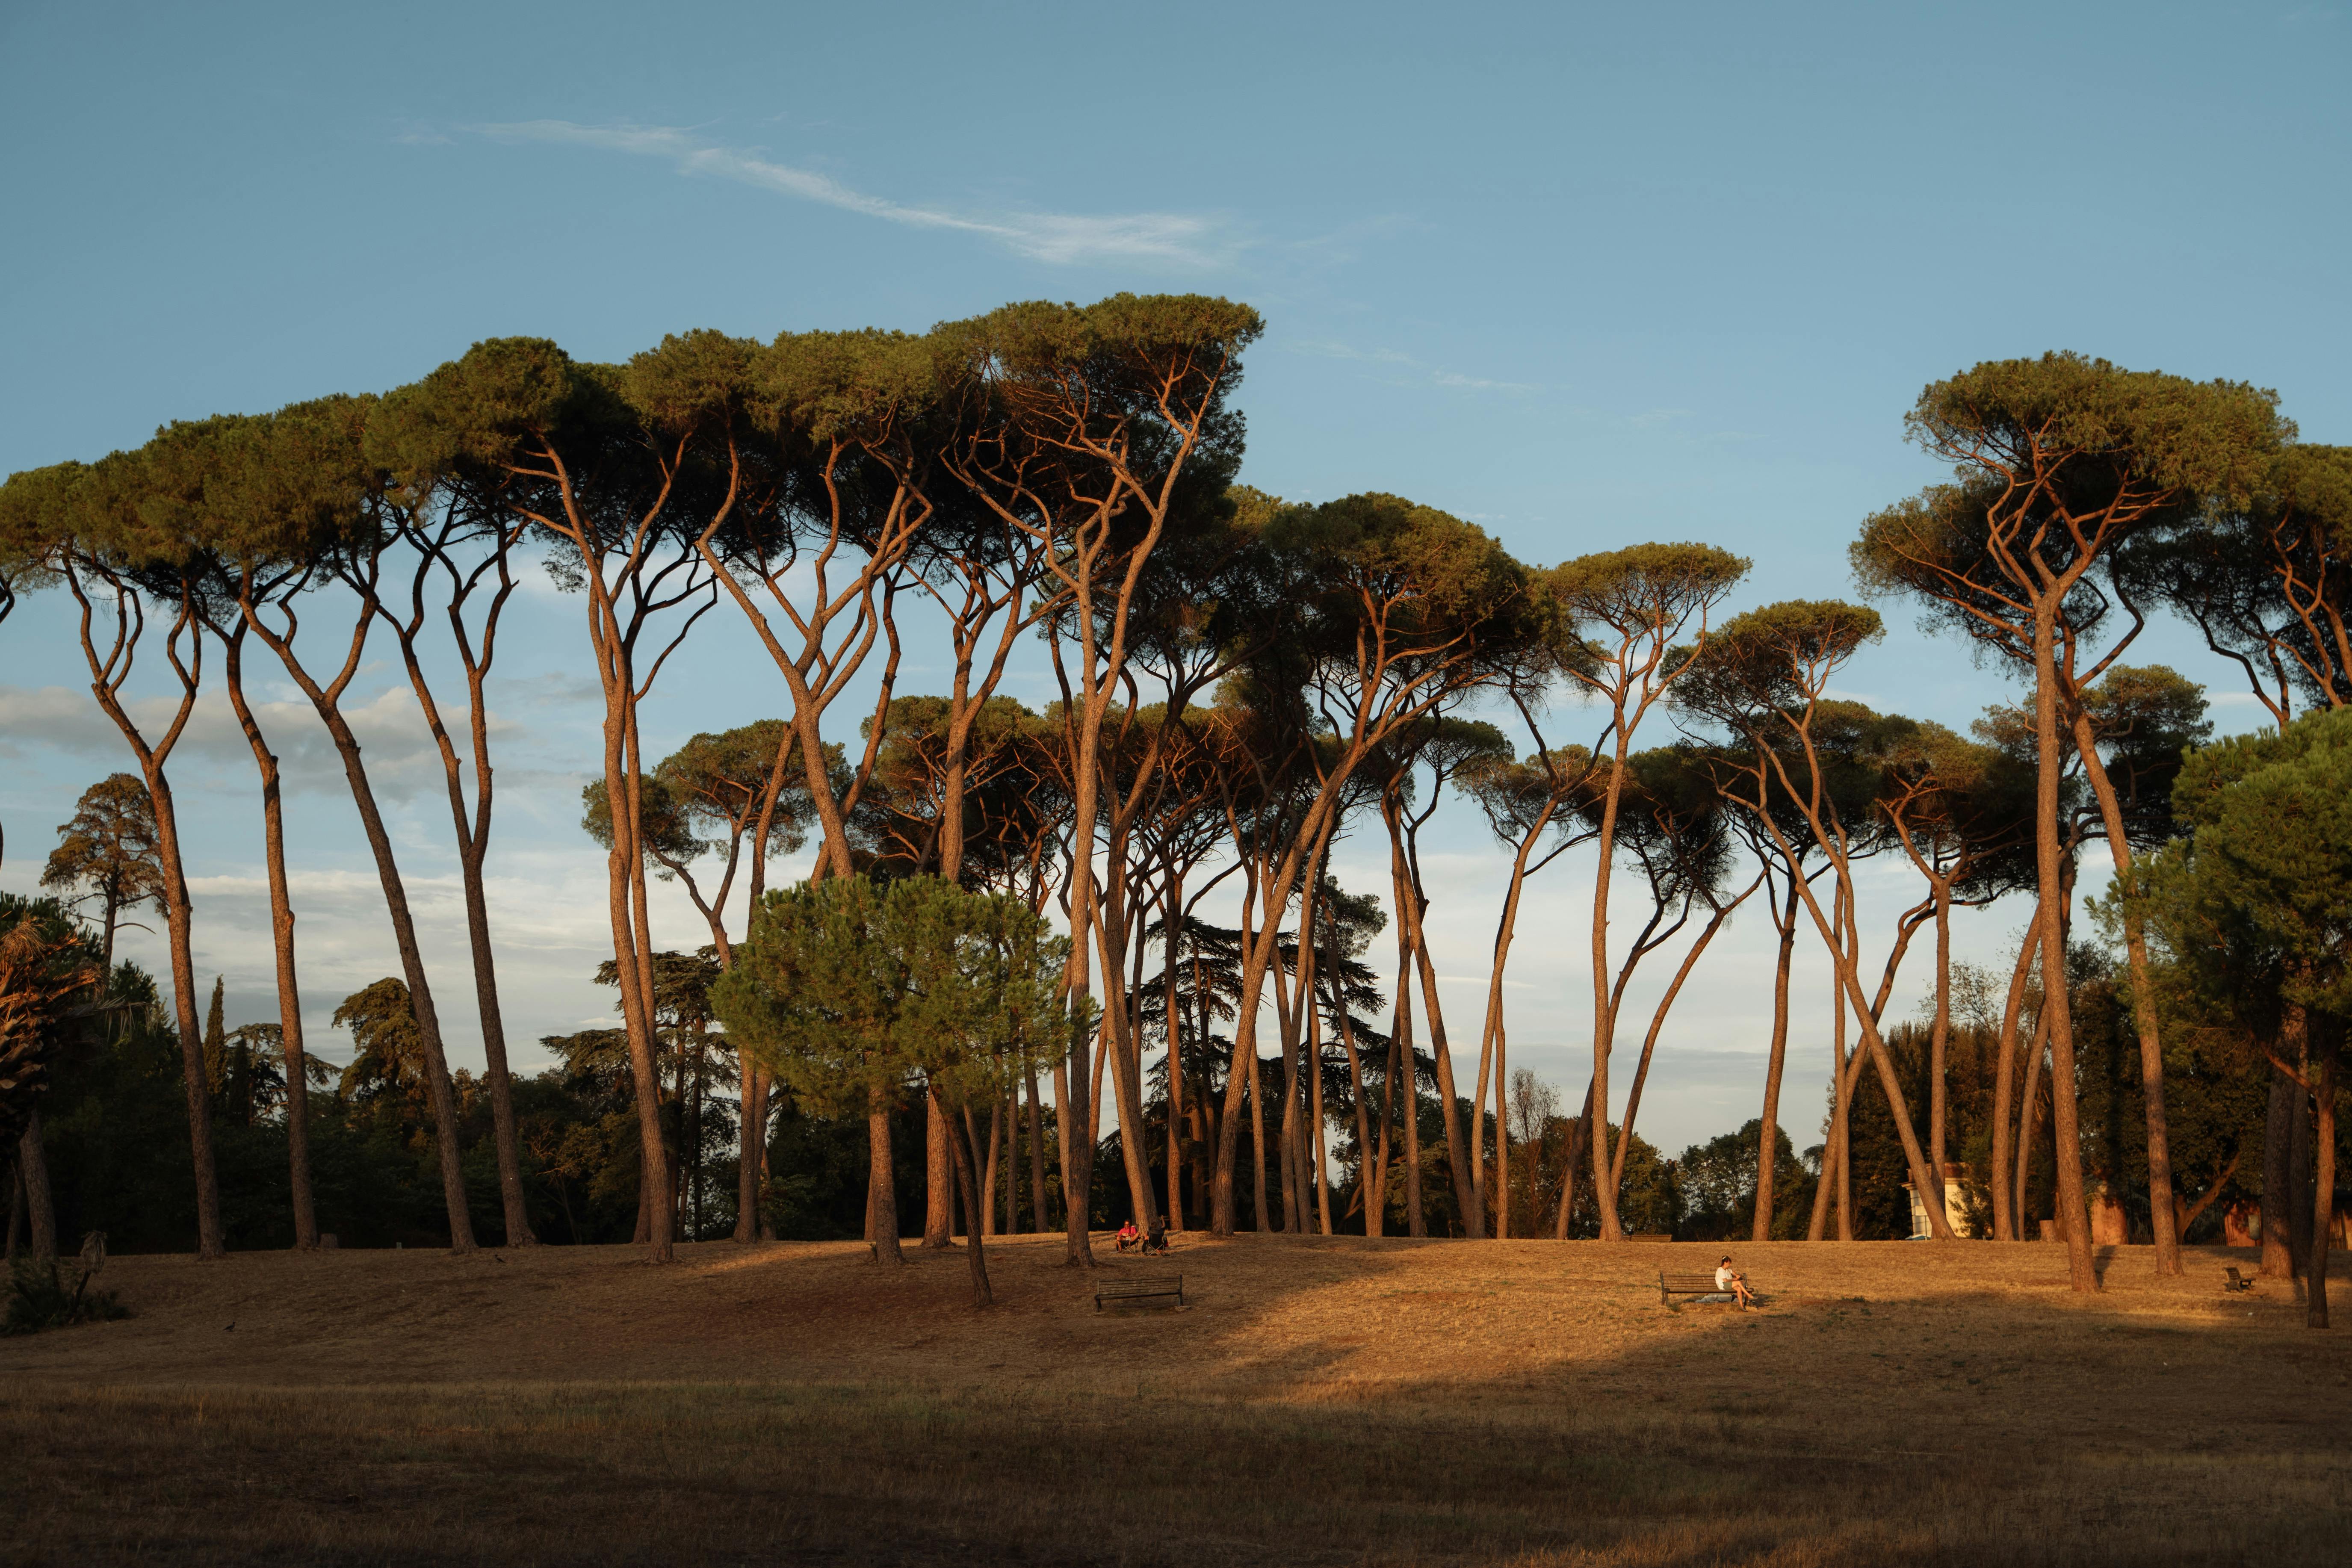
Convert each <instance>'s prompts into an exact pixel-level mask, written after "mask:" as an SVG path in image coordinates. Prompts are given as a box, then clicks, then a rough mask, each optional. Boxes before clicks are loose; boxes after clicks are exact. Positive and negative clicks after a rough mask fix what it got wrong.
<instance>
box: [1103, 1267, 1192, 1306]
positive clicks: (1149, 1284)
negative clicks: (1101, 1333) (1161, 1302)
mask: <svg viewBox="0 0 2352 1568" xmlns="http://www.w3.org/2000/svg"><path fill="white" fill-rule="evenodd" d="M1149 1296H1173V1297H1175V1298H1176V1304H1177V1305H1178V1306H1180V1307H1181V1306H1182V1305H1183V1304H1184V1277H1183V1276H1182V1275H1181V1274H1130V1275H1127V1276H1125V1277H1123V1278H1122V1277H1119V1276H1116V1275H1113V1276H1108V1277H1105V1278H1101V1279H1097V1280H1096V1281H1095V1310H1096V1311H1097V1312H1099V1311H1101V1310H1102V1309H1103V1303H1104V1302H1105V1301H1140V1300H1144V1299H1145V1298H1146V1297H1149Z"/></svg>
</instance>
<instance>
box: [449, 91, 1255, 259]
mask: <svg viewBox="0 0 2352 1568" xmlns="http://www.w3.org/2000/svg"><path fill="white" fill-rule="evenodd" d="M474 129H475V130H476V131H477V132H479V133H480V134H482V135H484V136H488V137H490V138H492V139H494V140H496V141H500V142H558V143H562V144H566V145H570V146H576V147H595V148H601V149H603V150H604V151H606V152H612V153H630V154H632V155H634V156H638V157H648V158H667V159H671V160H673V161H674V162H676V163H677V170H678V173H680V174H700V175H705V176H708V177H709V178H712V179H720V180H731V181H733V182H735V183H736V184H744V185H751V186H755V187H757V188H759V189H761V190H765V191H772V192H774V193H775V194H776V195H784V196H791V197H793V198H795V199H797V200H800V201H809V202H818V203H822V204H823V205H826V206H830V207H838V208H840V209H841V210H843V211H844V212H854V213H861V214H863V215H865V216H867V217H874V218H880V219H881V220H882V221H884V222H885V223H895V224H902V225H904V226H907V227H909V228H937V229H948V230H951V231H954V232H957V233H961V234H973V235H979V236H981V237H983V238H986V239H992V240H994V241H995V242H997V243H998V244H1000V245H1002V246H1003V247H1005V248H1007V249H1009V250H1012V251H1014V252H1016V253H1017V254H1019V255H1022V256H1025V257H1028V258H1031V259H1032V260H1034V261H1045V262H1051V263H1054V264H1055V265H1057V266H1070V265H1079V264H1084V263H1087V262H1136V261H1151V262H1160V263H1163V264H1174V265H1177V266H1181V267H1188V268H1211V267H1217V266H1221V265H1223V263H1224V262H1225V261H1226V260H1227V259H1228V258H1229V257H1230V255H1231V253H1232V251H1233V249H1234V244H1233V242H1232V241H1231V240H1230V239H1227V238H1225V237H1223V236H1222V235H1221V232H1220V225H1219V224H1218V223H1217V222H1216V221H1215V220H1213V219H1210V218H1205V217H1196V216H1187V215H1184V214H1181V213H1124V214H1113V215H1110V216H1104V217H1087V216H1077V215H1074V214H1068V213H1012V214H1005V215H1001V216H994V217H985V218H982V217H969V216H964V215H962V214H960V213H951V212H942V211H940V209H938V208H936V207H919V206H908V205H905V204H904V203H901V202H894V201H890V200H887V198H885V197H882V196H870V195H866V193H865V192H863V191H858V190H853V189H851V188H850V187H849V186H847V185H845V184H842V183H841V182H840V181H838V180H836V179H834V178H833V177H831V176H830V175H826V174H814V173H812V172H811V171H809V170H806V169H795V168H793V166H792V165H790V164H788V163H773V162H772V161H770V160H768V159H766V158H761V157H756V156H754V155H752V154H751V153H746V152H744V151H742V150H740V149H739V148H734V147H723V146H715V145H712V144H711V143H709V142H703V141H701V140H699V139H698V138H697V137H695V136H694V135H693V134H691V133H690V132H686V131H683V130H680V129H678V128H677V127H676V126H668V125H620V126H602V125H579V124H575V123H573V122H572V121H568V120H528V121H520V122H517V123H513V124H501V125H480V126H476V127H474Z"/></svg>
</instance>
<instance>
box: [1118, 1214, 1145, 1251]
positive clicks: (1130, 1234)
mask: <svg viewBox="0 0 2352 1568" xmlns="http://www.w3.org/2000/svg"><path fill="white" fill-rule="evenodd" d="M1142 1241H1143V1233H1142V1232H1141V1231H1139V1230H1138V1229H1136V1228H1135V1222H1134V1221H1133V1220H1129V1221H1128V1222H1127V1223H1126V1224H1125V1225H1123V1226H1119V1227H1118V1249H1119V1250H1120V1251H1121V1252H1127V1251H1130V1250H1132V1249H1133V1248H1134V1247H1138V1246H1139V1245H1141V1244H1142Z"/></svg>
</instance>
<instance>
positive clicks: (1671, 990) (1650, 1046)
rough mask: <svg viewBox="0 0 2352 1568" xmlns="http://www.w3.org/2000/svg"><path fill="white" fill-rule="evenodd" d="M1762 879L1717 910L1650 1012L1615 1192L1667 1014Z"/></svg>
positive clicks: (1613, 1166) (1620, 1134)
mask: <svg viewBox="0 0 2352 1568" xmlns="http://www.w3.org/2000/svg"><path fill="white" fill-rule="evenodd" d="M1763 880H1764V879H1763V878H1762V877H1761V876H1759V877H1758V878H1757V879H1756V880H1755V881H1753V882H1750V883H1748V887H1747V889H1746V890H1745V891H1743V892H1742V893H1741V894H1740V895H1739V897H1738V898H1736V899H1734V900H1731V902H1729V903H1727V904H1724V905H1722V906H1720V907H1718V908H1717V910H1716V911H1715V913H1714V915H1713V917H1712V918H1710V919H1709V920H1708V921H1707V922H1706V927H1705V928H1704V929H1703V930H1701V931H1700V932H1699V933H1698V936H1697V938H1696V940H1695V941H1693V942H1692V943H1691V948H1690V951H1689V952H1686V953H1685V954H1683V961H1682V963H1681V965H1680V966H1679V967H1677V968H1676V969H1675V977H1674V979H1673V980H1672V981H1670V982H1668V983H1667V985H1666V990H1665V994H1664V995H1663V996H1661V997H1659V998H1658V1005H1657V1007H1656V1009H1655V1010H1654V1012H1652V1013H1651V1015H1650V1029H1649V1033H1647V1034H1645V1035H1643V1037H1642V1059H1641V1062H1640V1063H1639V1064H1638V1065H1637V1066H1636V1067H1635V1068H1634V1069H1633V1088H1632V1089H1630V1090H1628V1091H1627V1093H1626V1096H1625V1120H1624V1121H1622V1123H1620V1124H1619V1126H1618V1129H1617V1149H1616V1152H1615V1154H1614V1156H1613V1157H1612V1159H1611V1160H1610V1162H1609V1184H1610V1186H1611V1188H1612V1190H1613V1191H1615V1192H1617V1193H1619V1194H1622V1193H1623V1192H1624V1190H1625V1151H1626V1150H1627V1149H1628V1148H1630V1147H1631V1146H1632V1145H1633V1119H1634V1118H1635V1117H1636V1116H1639V1115H1640V1114H1641V1110H1642V1086H1643V1084H1644V1083H1645V1082H1646V1081H1647V1080H1648V1079H1649V1076H1650V1059H1651V1058H1652V1057H1653V1056H1654V1054H1655V1053H1656V1051H1657V1048H1658V1036H1659V1035H1660V1034H1661V1033H1663V1032H1664V1029H1665V1026H1666V1014H1667V1013H1668V1012H1669V1011H1671V1010H1672V1009H1673V1007H1674V1005H1675V997H1677V996H1679V995H1681V994H1682V989H1683V982H1685V980H1688V979H1689V978H1690V977H1691V971H1692V970H1694V969H1696V968H1697V967H1698V961H1699V959H1700V957H1701V956H1702V955H1703V954H1704V953H1705V952H1706V949H1707V944H1708V943H1709V942H1713V941H1714V940H1715V933H1716V932H1717V931H1721V930H1722V929H1723V926H1724V922H1725V921H1728V920H1729V919H1730V918H1731V912H1732V911H1733V910H1736V909H1738V907H1739V906H1740V905H1742V904H1744V903H1746V902H1747V901H1748V894H1749V893H1753V892H1754V891H1755V890H1756V889H1757V888H1758V887H1759V886H1760V885H1761V884H1762V883H1763Z"/></svg>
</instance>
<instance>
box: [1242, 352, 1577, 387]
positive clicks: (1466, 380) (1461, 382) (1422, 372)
mask: <svg viewBox="0 0 2352 1568" xmlns="http://www.w3.org/2000/svg"><path fill="white" fill-rule="evenodd" d="M1288 346H1289V347H1290V348H1291V349H1292V350H1294V351H1296V352H1297V353H1303V354H1315V355H1317V356H1318V357H1320V358H1323V359H1344V360H1354V361H1355V362H1357V363H1360V364H1384V365H1391V366H1394V367H1395V368H1396V369H1398V370H1400V371H1407V372H1411V373H1412V374H1413V376H1414V378H1415V379H1419V380H1425V381H1427V382H1428V383H1429V384H1431V385H1432V386H1445V387H1454V388H1459V389H1463V390H1467V391H1474V392H1541V391H1542V390H1543V388H1542V387H1541V386H1539V385H1538V384H1535V383H1534V382H1531V381H1495V380H1492V379H1490V378H1488V377H1486V376H1483V375H1464V374H1461V373H1460V372H1458V371H1451V370H1441V369H1439V368H1438V367H1437V366H1435V365H1433V364H1429V363H1425V362H1424V361H1422V360H1417V359H1415V358H1413V357H1412V355H1411V354H1408V353H1398V352H1397V351H1396V350H1394V349H1360V348H1356V347H1354V346H1353V345H1351V344H1349V343H1335V342H1319V341H1318V342H1294V343H1291V344H1290V345H1288Z"/></svg>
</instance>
